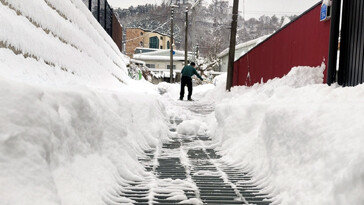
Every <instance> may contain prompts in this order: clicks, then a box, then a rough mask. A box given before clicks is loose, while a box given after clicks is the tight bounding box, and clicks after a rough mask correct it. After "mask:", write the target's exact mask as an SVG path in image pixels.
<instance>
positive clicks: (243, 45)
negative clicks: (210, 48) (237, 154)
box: [217, 34, 271, 58]
mask: <svg viewBox="0 0 364 205" xmlns="http://www.w3.org/2000/svg"><path fill="white" fill-rule="evenodd" d="M270 35H271V34H269V35H265V36H261V37H259V38H256V39H254V40H251V41H247V42H244V43H241V44H239V45H237V46H235V50H239V49H243V48H246V49H248V50H250V49H251V48H253V47H254V46H255V45H257V44H258V43H260V42H262V41H263V40H264V39H266V38H268V37H269V36H270ZM250 47H251V48H250ZM245 53H246V52H243V55H244V54H245ZM228 54H229V48H227V49H225V50H224V51H222V52H221V53H219V54H218V55H217V57H218V58H222V57H224V56H226V55H228ZM236 54H237V53H236ZM235 57H240V56H236V55H235Z"/></svg>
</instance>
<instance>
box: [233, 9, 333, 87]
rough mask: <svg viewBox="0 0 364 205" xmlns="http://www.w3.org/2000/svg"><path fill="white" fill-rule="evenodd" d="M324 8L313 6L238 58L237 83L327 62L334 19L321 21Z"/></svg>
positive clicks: (260, 79) (249, 82) (266, 78)
mask: <svg viewBox="0 0 364 205" xmlns="http://www.w3.org/2000/svg"><path fill="white" fill-rule="evenodd" d="M320 8H321V4H317V5H316V6H314V7H312V8H311V9H309V10H308V11H307V12H305V13H304V14H303V15H302V16H300V17H299V18H298V19H296V20H295V21H293V22H291V23H290V24H288V25H287V26H285V27H284V28H283V29H281V30H279V31H278V32H276V33H275V34H273V35H272V36H271V37H269V38H268V39H266V40H265V41H263V42H262V43H260V44H259V45H258V46H256V47H255V48H253V49H252V50H251V51H249V52H248V53H247V54H245V55H244V56H242V57H241V58H240V59H239V60H237V61H236V62H235V63H234V73H233V86H237V85H247V86H251V85H253V84H254V83H257V82H261V81H262V80H263V82H266V81H267V80H269V79H273V78H275V77H283V76H284V75H286V74H287V73H288V72H289V71H290V69H291V68H292V67H295V66H319V65H321V63H322V62H325V64H326V65H327V59H328V54H329V36H330V21H325V22H320ZM324 79H325V82H326V71H325V78H324Z"/></svg>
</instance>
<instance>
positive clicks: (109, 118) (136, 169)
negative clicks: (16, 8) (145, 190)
mask: <svg viewBox="0 0 364 205" xmlns="http://www.w3.org/2000/svg"><path fill="white" fill-rule="evenodd" d="M10 91H11V92H10ZM0 96H1V98H0V99H1V100H0V126H1V129H0V156H1V158H0V184H1V186H0V193H2V194H1V195H0V202H1V204H59V203H62V204H83V203H84V204H86V203H87V204H101V197H102V196H105V195H107V192H108V191H110V190H111V189H112V188H113V187H116V186H117V182H118V181H119V178H123V179H129V180H132V179H138V177H139V176H141V175H143V174H144V171H143V167H141V166H140V165H139V163H138V161H137V157H138V156H139V155H140V154H142V151H143V149H145V148H149V147H150V146H156V145H157V144H158V142H159V140H163V139H165V138H166V136H167V133H165V131H163V130H168V128H167V127H166V124H165V121H164V120H163V119H164V117H165V116H164V113H163V112H161V111H163V106H162V105H161V104H160V103H159V101H157V100H156V99H155V98H152V97H145V96H144V94H137V93H130V92H123V91H119V92H111V91H110V92H108V91H105V90H103V91H95V90H91V89H88V88H87V87H78V88H77V91H75V88H74V87H72V88H62V89H59V88H57V89H52V88H46V87H40V86H29V85H27V84H21V83H14V82H13V81H7V80H4V79H2V78H1V79H0ZM141 99H142V100H141Z"/></svg>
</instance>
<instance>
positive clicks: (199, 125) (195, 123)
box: [177, 119, 206, 135]
mask: <svg viewBox="0 0 364 205" xmlns="http://www.w3.org/2000/svg"><path fill="white" fill-rule="evenodd" d="M205 132H206V125H205V124H204V123H203V122H201V121H200V120H196V119H193V120H185V121H183V122H182V123H181V124H179V125H178V127H177V133H178V134H182V135H203V134H204V133H205Z"/></svg>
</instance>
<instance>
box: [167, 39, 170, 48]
mask: <svg viewBox="0 0 364 205" xmlns="http://www.w3.org/2000/svg"><path fill="white" fill-rule="evenodd" d="M167 49H170V45H169V41H167Z"/></svg>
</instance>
